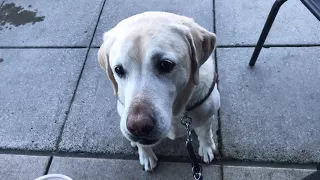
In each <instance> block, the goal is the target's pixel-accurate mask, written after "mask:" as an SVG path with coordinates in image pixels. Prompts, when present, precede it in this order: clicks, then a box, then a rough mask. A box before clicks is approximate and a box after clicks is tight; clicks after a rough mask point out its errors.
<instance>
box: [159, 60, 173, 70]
mask: <svg viewBox="0 0 320 180" xmlns="http://www.w3.org/2000/svg"><path fill="white" fill-rule="evenodd" d="M174 65H175V64H174V63H173V62H172V61H169V60H167V59H165V60H162V61H160V63H159V70H160V72H164V73H168V72H170V71H171V70H172V69H173V67H174Z"/></svg>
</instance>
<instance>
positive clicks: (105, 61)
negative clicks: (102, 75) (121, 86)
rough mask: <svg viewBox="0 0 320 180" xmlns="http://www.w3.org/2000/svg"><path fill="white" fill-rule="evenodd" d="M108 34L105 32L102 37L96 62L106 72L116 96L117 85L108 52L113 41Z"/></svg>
mask: <svg viewBox="0 0 320 180" xmlns="http://www.w3.org/2000/svg"><path fill="white" fill-rule="evenodd" d="M108 34H109V32H107V33H105V34H104V35H103V41H104V42H103V44H102V45H101V47H100V48H99V51H98V61H99V64H100V66H101V67H102V68H103V69H104V70H105V71H106V72H107V74H108V77H109V79H110V80H111V82H112V85H113V91H114V95H115V96H117V95H118V83H117V81H116V79H115V78H114V76H113V72H112V69H111V67H110V63H109V50H110V47H111V45H112V43H113V40H112V38H111V37H110V36H109V35H108Z"/></svg>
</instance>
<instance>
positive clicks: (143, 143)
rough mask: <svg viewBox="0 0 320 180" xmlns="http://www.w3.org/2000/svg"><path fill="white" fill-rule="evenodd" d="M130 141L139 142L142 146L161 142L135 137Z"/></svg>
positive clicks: (131, 137) (130, 137)
mask: <svg viewBox="0 0 320 180" xmlns="http://www.w3.org/2000/svg"><path fill="white" fill-rule="evenodd" d="M129 139H130V140H131V141H133V142H137V143H139V144H142V145H154V144H157V143H158V142H159V140H160V139H146V138H140V137H135V136H130V135H129Z"/></svg>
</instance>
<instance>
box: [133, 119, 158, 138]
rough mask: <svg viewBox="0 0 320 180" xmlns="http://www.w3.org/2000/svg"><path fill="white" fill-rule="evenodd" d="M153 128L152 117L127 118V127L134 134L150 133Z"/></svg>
mask: <svg viewBox="0 0 320 180" xmlns="http://www.w3.org/2000/svg"><path fill="white" fill-rule="evenodd" d="M153 128H154V124H153V119H152V118H149V117H137V116H130V117H128V119H127V129H128V130H129V132H130V133H132V134H133V135H135V136H146V135H148V134H150V132H151V131H152V130H153Z"/></svg>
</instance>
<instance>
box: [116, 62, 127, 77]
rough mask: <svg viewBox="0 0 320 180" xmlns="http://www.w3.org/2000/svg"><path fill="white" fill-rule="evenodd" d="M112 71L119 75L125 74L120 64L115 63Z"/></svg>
mask: <svg viewBox="0 0 320 180" xmlns="http://www.w3.org/2000/svg"><path fill="white" fill-rule="evenodd" d="M114 71H115V72H116V73H117V74H118V76H119V77H124V75H125V71H124V69H123V67H122V65H117V66H116V67H115V68H114Z"/></svg>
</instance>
